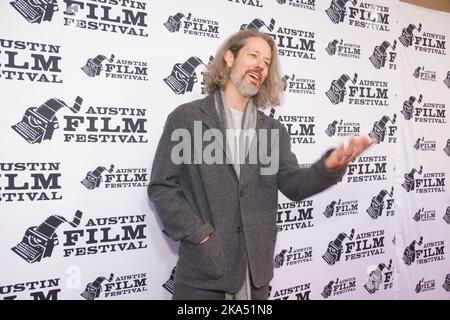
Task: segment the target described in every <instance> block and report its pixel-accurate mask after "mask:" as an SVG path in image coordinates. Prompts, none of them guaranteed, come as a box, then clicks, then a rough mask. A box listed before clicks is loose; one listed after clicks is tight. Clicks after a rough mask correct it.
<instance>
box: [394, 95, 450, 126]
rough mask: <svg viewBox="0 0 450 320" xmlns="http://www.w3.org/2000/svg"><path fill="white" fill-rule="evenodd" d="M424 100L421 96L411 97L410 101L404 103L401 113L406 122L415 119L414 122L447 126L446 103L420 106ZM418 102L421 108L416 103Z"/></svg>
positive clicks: (429, 103)
mask: <svg viewBox="0 0 450 320" xmlns="http://www.w3.org/2000/svg"><path fill="white" fill-rule="evenodd" d="M422 98H423V96H422V95H421V94H420V95H419V97H418V98H416V97H415V96H410V97H409V99H408V100H405V101H404V102H403V108H402V111H401V113H402V114H403V116H404V117H405V120H411V119H412V118H413V117H414V122H419V123H438V124H446V123H447V119H446V118H447V117H446V115H445V108H446V106H445V103H431V102H428V103H424V104H423V105H420V103H421V102H422ZM416 101H417V104H419V106H417V104H416V103H415V102H416Z"/></svg>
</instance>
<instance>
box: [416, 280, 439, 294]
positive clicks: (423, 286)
mask: <svg viewBox="0 0 450 320" xmlns="http://www.w3.org/2000/svg"><path fill="white" fill-rule="evenodd" d="M435 289H436V280H435V279H432V280H425V278H422V279H420V280H419V282H418V283H417V284H416V287H415V288H414V291H415V292H416V293H417V294H419V293H424V292H427V291H432V290H435Z"/></svg>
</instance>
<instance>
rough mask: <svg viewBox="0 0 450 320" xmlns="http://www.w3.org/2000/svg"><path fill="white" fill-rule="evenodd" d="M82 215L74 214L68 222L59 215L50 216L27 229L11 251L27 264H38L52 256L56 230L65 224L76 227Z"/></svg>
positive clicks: (79, 213)
mask: <svg viewBox="0 0 450 320" xmlns="http://www.w3.org/2000/svg"><path fill="white" fill-rule="evenodd" d="M82 216H83V213H82V212H81V211H80V210H77V211H76V212H75V217H74V218H73V221H68V220H66V218H64V217H62V216H60V215H52V216H50V217H48V218H47V219H45V221H44V222H42V223H41V224H40V225H39V226H32V227H29V228H28V229H27V230H26V231H25V235H24V236H23V238H22V241H21V242H19V243H18V244H17V245H16V246H14V247H12V248H11V250H12V251H13V252H14V253H15V254H17V255H18V256H19V257H21V258H22V259H23V260H25V261H26V262H28V263H35V262H40V261H41V260H42V259H43V258H49V257H51V256H52V253H53V249H54V248H55V246H57V245H58V244H59V240H58V235H57V234H56V229H57V228H58V227H59V226H60V225H61V224H63V223H64V222H67V223H68V224H70V225H71V226H72V227H73V228H76V227H78V225H79V224H80V221H81V217H82Z"/></svg>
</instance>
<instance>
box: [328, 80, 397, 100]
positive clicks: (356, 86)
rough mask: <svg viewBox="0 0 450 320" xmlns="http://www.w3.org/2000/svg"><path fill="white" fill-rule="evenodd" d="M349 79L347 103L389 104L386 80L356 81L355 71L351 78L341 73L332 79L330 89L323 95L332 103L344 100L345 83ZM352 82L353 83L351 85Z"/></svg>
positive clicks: (345, 92) (345, 93)
mask: <svg viewBox="0 0 450 320" xmlns="http://www.w3.org/2000/svg"><path fill="white" fill-rule="evenodd" d="M349 80H350V83H351V84H350V85H348V88H349V98H348V104H349V105H358V106H389V103H388V99H389V97H388V93H389V90H388V87H389V86H388V82H387V81H379V80H369V79H361V80H359V81H358V74H357V73H355V74H354V75H353V78H350V76H349V75H347V74H343V75H341V76H340V77H339V78H338V79H336V80H333V81H332V82H331V85H330V89H328V91H327V92H325V95H326V96H327V97H328V99H329V100H330V101H331V103H332V104H335V105H337V104H339V103H341V102H344V98H345V96H346V95H347V83H348V81H349ZM352 84H353V85H352Z"/></svg>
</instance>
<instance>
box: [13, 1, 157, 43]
mask: <svg viewBox="0 0 450 320" xmlns="http://www.w3.org/2000/svg"><path fill="white" fill-rule="evenodd" d="M59 2H62V3H63V5H62V14H63V19H64V26H67V27H75V28H80V29H87V30H96V31H105V32H112V33H118V34H123V35H134V36H140V37H148V34H147V32H146V29H147V27H148V25H147V20H148V13H147V11H148V8H147V3H145V2H141V1H137V0H131V1H130V0H102V1H100V3H99V2H97V1H94V0H62V1H61V0H60V1H59ZM10 4H11V6H12V7H13V8H14V9H15V10H16V11H17V12H18V13H19V14H20V15H21V16H22V17H23V18H24V19H25V20H26V21H28V22H30V23H42V22H44V21H45V22H50V21H51V20H52V19H53V17H54V13H55V12H57V11H60V7H59V6H58V1H57V0H13V1H11V2H10Z"/></svg>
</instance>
